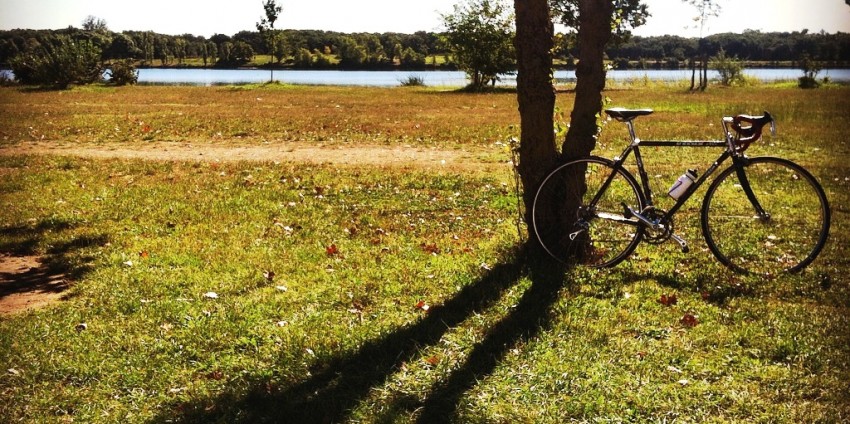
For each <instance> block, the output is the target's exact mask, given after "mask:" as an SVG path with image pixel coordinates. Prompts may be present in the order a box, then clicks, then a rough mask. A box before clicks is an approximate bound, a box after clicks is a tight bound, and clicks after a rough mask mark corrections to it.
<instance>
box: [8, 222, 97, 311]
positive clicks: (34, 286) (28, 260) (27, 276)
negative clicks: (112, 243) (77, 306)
mask: <svg viewBox="0 0 850 424" xmlns="http://www.w3.org/2000/svg"><path fill="white" fill-rule="evenodd" d="M74 227H75V225H74V224H73V223H71V222H68V221H61V220H60V221H57V220H44V221H41V222H39V223H38V224H36V225H32V226H30V225H22V226H12V227H5V228H0V237H2V238H3V240H5V241H4V242H2V243H0V261H2V262H3V264H4V266H3V267H2V268H0V302H2V301H3V300H4V299H6V298H8V297H10V296H14V295H56V294H62V293H64V292H65V291H67V290H68V289H69V288H70V287H71V282H72V281H75V280H78V279H80V278H82V277H83V276H84V275H85V274H87V273H88V272H90V271H91V270H92V267H91V265H90V263H91V262H92V261H93V258H92V257H91V256H88V255H82V256H80V255H79V251H81V250H84V249H87V248H89V247H93V246H103V245H105V244H106V243H107V242H108V241H109V240H108V237H107V236H106V235H103V234H99V235H79V236H75V237H73V238H71V239H70V240H67V241H62V242H54V241H50V240H48V238H49V237H50V236H49V235H55V234H57V233H61V232H65V231H70V230H73V229H74ZM45 245H47V248H46V249H45V250H46V252H45V253H43V254H41V253H40V252H39V249H40V247H42V246H45ZM72 256H73V258H72Z"/></svg>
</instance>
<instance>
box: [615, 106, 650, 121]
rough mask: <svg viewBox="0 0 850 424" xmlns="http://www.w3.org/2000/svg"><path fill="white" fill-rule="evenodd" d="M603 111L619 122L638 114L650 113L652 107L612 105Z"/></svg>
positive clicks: (629, 119)
mask: <svg viewBox="0 0 850 424" xmlns="http://www.w3.org/2000/svg"><path fill="white" fill-rule="evenodd" d="M605 113H607V114H608V116H610V117H612V118H614V119H616V120H618V121H620V122H629V121H631V120H632V119H635V118H637V117H638V116H643V115H649V114H651V113H652V109H625V108H621V107H614V108H611V109H605Z"/></svg>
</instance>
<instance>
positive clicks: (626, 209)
mask: <svg viewBox="0 0 850 424" xmlns="http://www.w3.org/2000/svg"><path fill="white" fill-rule="evenodd" d="M620 204H621V205H623V217H625V218H626V219H629V218H632V217H634V216H635V214H634V211H633V210H632V208H630V207H628V206H626V204H625V203H624V202H620Z"/></svg>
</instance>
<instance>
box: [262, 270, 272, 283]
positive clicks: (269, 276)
mask: <svg viewBox="0 0 850 424" xmlns="http://www.w3.org/2000/svg"><path fill="white" fill-rule="evenodd" d="M263 277H265V279H266V280H268V281H270V282H271V281H274V271H265V272H263Z"/></svg>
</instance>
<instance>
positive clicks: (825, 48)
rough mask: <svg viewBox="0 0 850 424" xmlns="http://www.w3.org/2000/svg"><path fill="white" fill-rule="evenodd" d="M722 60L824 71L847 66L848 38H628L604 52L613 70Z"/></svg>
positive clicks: (753, 34)
mask: <svg viewBox="0 0 850 424" xmlns="http://www.w3.org/2000/svg"><path fill="white" fill-rule="evenodd" d="M721 51H723V53H724V54H725V56H726V57H734V58H737V59H739V60H742V61H745V62H748V63H749V64H750V66H752V65H753V64H755V65H760V66H770V67H782V66H792V65H793V64H794V63H796V62H797V61H799V60H801V59H803V58H804V57H809V58H811V59H813V60H816V61H818V62H819V63H820V64H821V65H822V66H825V67H848V66H850V34H847V33H841V32H839V33H836V34H827V33H815V34H810V33H808V32H807V31H801V32H790V33H789V32H760V31H745V32H744V33H742V34H732V33H725V34H716V35H711V36H708V37H705V38H704V39H698V38H684V37H677V36H674V35H665V36H661V37H637V36H635V37H631V38H630V39H629V40H628V41H627V42H625V43H622V44H620V45H615V46H610V47H609V48H608V49H607V55H608V59H609V60H611V61H612V62H613V64H614V66H615V67H616V68H626V67H641V68H650V67H654V68H670V69H676V68H680V67H686V66H687V64H686V62H687V61H688V60H690V59H692V58H694V57H697V56H700V55H705V56H709V57H713V56H717V55H718V54H720V52H721Z"/></svg>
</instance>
